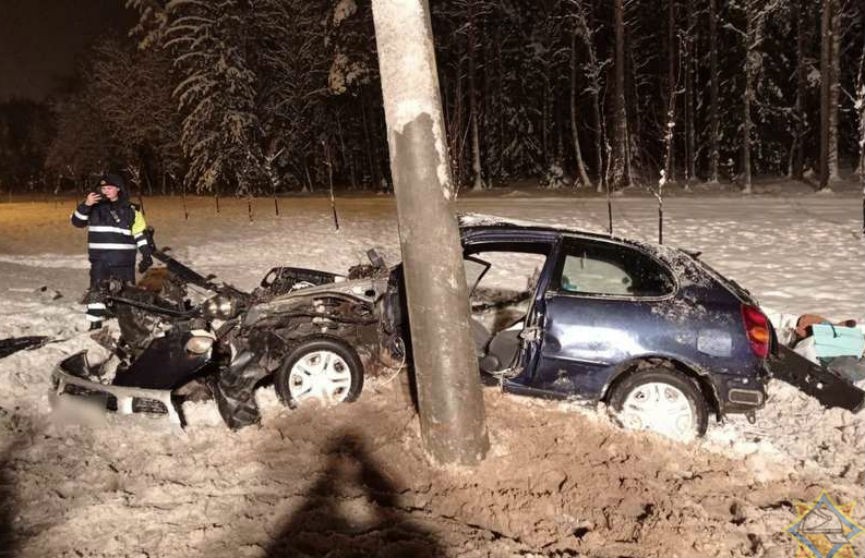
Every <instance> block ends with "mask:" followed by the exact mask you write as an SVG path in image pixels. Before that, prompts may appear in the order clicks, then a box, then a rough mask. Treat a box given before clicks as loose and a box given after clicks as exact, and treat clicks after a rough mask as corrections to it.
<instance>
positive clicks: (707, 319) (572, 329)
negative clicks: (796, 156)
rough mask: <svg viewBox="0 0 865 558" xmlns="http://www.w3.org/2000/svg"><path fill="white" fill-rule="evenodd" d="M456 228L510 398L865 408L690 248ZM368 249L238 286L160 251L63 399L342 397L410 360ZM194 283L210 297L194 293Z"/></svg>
mask: <svg viewBox="0 0 865 558" xmlns="http://www.w3.org/2000/svg"><path fill="white" fill-rule="evenodd" d="M460 232H461V239H462V245H463V252H464V264H465V273H466V280H467V285H468V287H469V292H470V294H469V298H470V302H471V309H472V312H471V321H470V326H471V333H472V336H473V339H474V342H475V347H476V350H477V357H478V366H479V368H480V370H481V372H482V373H483V377H484V378H485V379H486V380H487V381H488V383H498V384H500V385H501V387H502V388H503V389H504V391H506V392H510V393H514V394H520V395H530V396H537V397H544V398H558V399H566V400H581V401H586V402H589V403H593V404H594V403H598V402H603V403H605V404H607V405H608V406H609V407H610V408H612V410H613V411H614V412H615V415H616V416H617V417H618V420H619V421H620V422H621V423H622V424H623V425H624V426H626V427H629V428H632V429H638V430H653V431H656V432H659V433H661V434H664V435H667V436H669V437H672V438H676V439H690V438H694V437H697V436H701V435H703V434H704V433H705V432H706V428H707V425H708V420H709V416H710V415H712V414H714V415H715V416H717V417H718V418H719V419H720V418H721V417H723V416H724V415H727V414H730V413H745V414H747V415H748V416H749V418H753V416H754V412H755V411H756V410H757V409H759V408H760V407H762V406H763V405H764V404H765V401H766V383H767V380H768V379H769V377H770V376H771V377H777V378H781V379H783V380H785V381H787V382H789V383H791V384H793V385H795V386H796V387H798V388H800V389H802V390H803V391H804V392H805V393H808V394H809V395H812V396H814V397H816V398H817V399H818V400H820V401H821V403H823V404H824V405H826V406H837V407H842V408H845V409H848V410H851V411H853V412H857V411H859V410H861V408H862V407H863V406H865V392H863V391H862V390H859V389H858V388H855V386H853V385H852V384H850V383H849V382H847V381H845V380H844V379H843V378H839V377H837V375H833V373H832V371H831V370H827V369H825V368H822V367H820V366H817V365H815V364H813V363H810V362H809V361H807V360H805V359H804V358H802V357H800V356H799V355H797V354H796V353H795V352H793V351H791V350H789V349H788V348H786V347H784V346H780V345H779V344H778V343H777V342H776V340H775V339H776V336H775V333H774V331H773V329H772V325H771V323H770V322H769V320H768V319H767V317H766V315H765V314H764V313H763V312H762V311H761V310H760V308H759V306H758V304H757V302H756V301H755V300H754V298H753V297H752V296H751V295H750V294H749V293H748V292H747V291H745V290H744V289H742V288H741V287H740V286H738V285H737V284H736V283H735V282H733V281H731V280H730V279H727V278H725V277H723V276H722V275H720V274H719V273H717V272H715V271H714V270H712V269H711V268H710V267H709V266H707V265H706V264H705V263H703V262H702V261H701V260H700V259H699V258H698V254H695V253H689V252H685V251H682V250H677V249H673V248H668V247H664V246H657V245H652V244H649V243H643V242H636V241H632V240H625V239H621V238H616V237H611V236H605V235H599V234H593V233H588V232H580V231H575V230H569V229H565V228H558V227H553V226H543V225H539V224H534V223H525V222H517V221H509V220H503V219H499V218H494V217H485V216H471V215H469V216H463V217H461V218H460ZM368 255H369V257H370V263H369V264H367V265H357V266H354V267H352V268H351V269H349V271H348V274H347V275H337V274H334V273H329V272H324V271H318V270H312V269H304V268H295V267H277V268H273V269H271V270H270V272H269V273H268V274H267V275H266V276H265V278H264V279H263V280H262V282H261V286H260V288H258V289H256V290H255V291H253V292H251V293H246V292H241V291H239V290H238V289H235V288H234V287H231V286H230V285H226V284H222V283H219V282H218V281H216V280H214V279H212V278H208V277H204V276H202V275H200V274H198V273H196V272H194V271H193V270H191V269H189V268H187V267H186V266H184V265H182V264H181V263H180V262H178V261H176V260H174V259H173V258H172V257H170V255H168V254H166V253H164V252H163V251H159V250H157V251H155V252H154V256H155V257H156V258H157V259H159V260H160V261H162V262H163V263H165V265H166V267H165V268H163V269H162V272H163V275H162V276H161V277H162V279H161V280H160V281H161V287H159V288H156V289H154V288H153V287H149V286H147V285H146V284H144V283H146V282H142V284H141V285H138V286H136V287H132V286H124V287H123V288H122V289H121V290H120V291H118V292H116V293H114V294H112V295H111V296H110V297H109V298H108V302H110V305H111V307H112V308H113V310H114V312H115V314H116V315H117V316H118V320H119V325H120V330H121V336H120V338H119V339H117V340H116V341H115V343H114V345H112V346H116V347H121V348H123V351H122V352H118V355H117V356H118V358H119V359H120V360H121V364H120V365H118V369H117V371H116V372H115V374H114V377H113V379H112V380H111V381H106V380H105V378H104V374H103V372H102V368H103V367H102V365H93V364H92V363H90V362H89V361H88V360H87V358H86V355H85V354H79V355H73V356H72V357H70V358H68V359H66V360H64V361H63V362H62V363H60V365H59V366H58V369H57V370H56V371H55V373H54V378H55V383H56V390H57V393H58V394H59V395H62V394H64V393H72V392H76V393H77V392H82V393H85V394H94V393H107V395H106V398H107V400H108V401H109V403H110V402H112V401H113V402H114V403H113V406H114V407H116V408H117V409H118V410H120V411H123V412H137V411H136V409H139V410H141V409H143V411H142V412H150V410H152V409H162V412H167V413H168V414H169V415H170V416H171V417H172V418H173V420H174V421H175V422H180V421H181V417H180V414H179V412H177V411H176V410H175V409H173V404H174V402H175V401H176V400H178V398H179V397H181V391H184V390H187V388H188V386H190V385H192V384H193V383H194V382H196V381H197V382H199V383H200V382H201V381H204V382H205V385H206V386H209V388H210V391H211V395H212V396H213V397H214V398H215V399H216V401H217V404H218V407H219V410H220V413H222V415H223V418H225V421H226V423H227V424H228V425H229V426H231V427H232V428H240V427H243V426H246V425H248V424H253V423H255V422H257V421H258V419H259V413H258V408H257V406H256V404H255V398H254V397H253V396H252V395H253V391H254V390H255V389H256V388H257V387H258V386H260V385H262V384H265V383H273V385H274V387H275V388H276V392H277V395H278V396H279V397H280V399H281V400H282V401H283V402H285V404H286V405H287V406H289V407H292V408H293V407H296V406H298V405H304V404H306V402H307V401H308V400H318V401H319V402H320V403H327V404H330V403H339V402H350V401H353V400H355V399H357V398H358V397H359V396H360V395H361V391H362V388H363V383H364V376H365V370H366V368H367V366H369V365H370V364H374V363H375V361H383V362H385V363H399V362H403V361H404V359H407V360H408V361H410V360H411V354H410V350H409V351H407V350H406V349H407V348H410V347H411V343H410V342H409V341H410V339H409V337H410V328H409V327H408V319H407V318H408V313H407V312H406V300H405V289H404V288H403V280H402V277H403V274H402V267H401V266H400V265H397V266H395V267H393V268H390V267H388V266H387V265H385V263H384V261H383V259H382V258H381V257H380V256H379V254H378V253H377V252H375V251H374V250H371V251H370V252H369V254H368ZM190 285H194V286H195V287H196V289H195V292H196V293H200V292H204V293H206V296H203V297H202V296H199V297H198V299H197V302H193V301H192V300H191V298H190V297H191V294H190V293H191V292H192V291H188V290H187V288H186V287H188V286H190ZM154 324H156V325H158V326H159V327H156V325H154ZM154 332H163V333H162V334H159V335H156V334H154ZM165 332H168V333H165ZM70 386H71V387H70ZM145 403H146V404H145ZM108 406H109V407H111V406H112V405H108Z"/></svg>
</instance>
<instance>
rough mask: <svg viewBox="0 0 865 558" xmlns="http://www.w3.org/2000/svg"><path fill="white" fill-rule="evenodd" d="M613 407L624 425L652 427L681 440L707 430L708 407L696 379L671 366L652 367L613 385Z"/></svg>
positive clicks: (611, 403) (611, 398) (630, 427)
mask: <svg viewBox="0 0 865 558" xmlns="http://www.w3.org/2000/svg"><path fill="white" fill-rule="evenodd" d="M609 402H610V407H612V408H613V411H614V412H615V414H616V418H617V419H618V421H619V422H620V423H621V424H622V426H623V427H624V428H627V429H629V430H651V431H653V432H657V433H658V434H661V435H663V436H666V437H668V438H672V439H674V440H678V441H690V440H693V439H695V438H697V437H700V436H703V435H704V434H705V433H706V427H707V425H708V411H707V410H706V400H705V398H704V397H703V394H702V392H701V391H700V388H699V386H698V385H697V383H696V382H695V381H694V380H693V379H691V378H689V377H688V376H686V375H684V374H682V373H681V372H679V371H678V370H673V369H671V368H653V369H648V370H644V371H640V372H637V373H635V374H632V375H630V376H628V377H627V378H625V379H624V380H623V381H622V382H620V383H619V384H618V385H616V386H615V387H614V388H613V391H612V394H611V395H610V399H609Z"/></svg>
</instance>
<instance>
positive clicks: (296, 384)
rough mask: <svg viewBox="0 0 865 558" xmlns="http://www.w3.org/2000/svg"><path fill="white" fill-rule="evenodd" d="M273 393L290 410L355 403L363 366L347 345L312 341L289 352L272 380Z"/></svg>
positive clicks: (331, 340) (327, 339)
mask: <svg viewBox="0 0 865 558" xmlns="http://www.w3.org/2000/svg"><path fill="white" fill-rule="evenodd" d="M274 385H275V387H276V393H277V395H278V396H279V398H280V399H281V400H282V402H283V403H285V404H286V405H288V406H289V407H291V408H294V407H297V406H298V405H300V404H303V403H307V402H310V401H317V402H319V403H321V404H324V405H333V404H336V403H342V402H349V401H354V400H355V399H357V398H358V396H359V395H360V392H361V389H362V388H363V363H362V362H361V360H360V357H359V356H358V354H357V352H355V350H354V349H353V348H351V346H349V345H348V344H347V343H345V342H343V341H341V340H339V339H335V338H331V337H313V338H308V339H306V340H303V341H301V342H300V343H299V344H298V345H296V346H295V347H294V348H292V349H291V351H290V352H289V353H288V355H287V357H286V359H285V360H284V361H283V363H282V366H281V367H280V369H279V370H278V371H277V373H276V376H275V378H274Z"/></svg>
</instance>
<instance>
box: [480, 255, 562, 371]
mask: <svg viewBox="0 0 865 558" xmlns="http://www.w3.org/2000/svg"><path fill="white" fill-rule="evenodd" d="M542 248H544V247H540V246H535V245H531V246H524V247H519V246H505V247H502V248H501V249H495V250H490V249H488V250H484V251H481V252H475V253H473V254H470V255H467V256H466V257H465V258H464V265H465V271H466V284H467V285H468V288H469V301H470V303H471V317H472V320H471V327H472V337H473V339H474V342H475V348H476V350H477V355H478V360H479V364H480V368H481V371H482V372H486V373H488V374H496V373H500V372H503V371H505V370H507V369H508V368H510V367H511V365H512V364H513V361H514V359H515V357H516V356H517V353H518V351H519V348H520V341H521V339H520V334H521V333H522V331H523V328H524V327H525V318H526V316H527V314H528V313H529V311H530V307H531V302H532V294H533V293H534V291H535V287H536V285H537V281H538V277H539V276H540V273H541V270H542V269H543V267H544V264H545V262H546V258H547V256H546V254H544V253H538V251H540V250H541V249H542ZM518 250H519V251H518ZM523 250H525V251H523Z"/></svg>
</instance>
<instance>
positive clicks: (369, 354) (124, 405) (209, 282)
mask: <svg viewBox="0 0 865 558" xmlns="http://www.w3.org/2000/svg"><path fill="white" fill-rule="evenodd" d="M373 254H374V253H373ZM154 257H155V258H157V259H158V260H160V261H162V262H163V263H164V264H165V267H164V268H157V269H155V270H154V271H153V272H152V273H151V274H149V275H148V276H146V277H145V278H144V279H143V280H142V281H141V282H140V283H139V285H137V286H130V285H119V284H117V285H114V286H113V288H112V290H111V294H110V295H109V296H108V297H107V300H106V302H107V303H108V306H109V308H110V309H111V310H112V311H113V313H114V314H115V315H116V316H117V318H118V323H119V325H120V335H119V337H117V338H116V339H115V338H111V337H109V338H107V339H102V340H101V341H102V343H103V344H104V345H105V346H106V347H108V348H109V349H110V350H111V357H110V358H109V359H107V360H104V361H102V362H98V363H91V362H90V361H89V359H88V355H87V354H85V353H78V354H75V355H72V356H70V357H68V358H66V359H64V360H63V361H62V362H60V363H59V364H58V366H57V367H56V369H55V370H54V372H53V380H54V388H55V394H56V395H57V396H63V395H66V394H71V395H75V396H79V397H87V398H89V399H98V400H100V401H101V402H102V403H104V405H105V406H106V407H107V408H108V409H110V410H115V411H118V412H121V413H134V412H156V413H166V414H167V415H168V417H169V419H170V420H171V421H172V422H175V423H183V421H184V418H183V416H182V413H181V412H180V408H181V407H180V406H179V405H178V404H177V403H178V402H179V401H182V400H183V399H184V398H186V397H189V396H190V395H192V396H201V394H204V396H208V395H209V396H212V397H214V398H215V399H216V402H217V404H218V407H219V411H220V413H221V415H222V417H223V418H224V420H225V422H226V423H227V424H228V425H229V426H230V427H232V428H240V427H243V426H247V425H250V424H254V423H255V422H257V421H258V420H259V413H258V408H257V406H256V402H255V397H254V394H253V392H254V390H255V389H256V387H257V386H259V385H261V384H263V383H267V382H274V383H275V384H276V387H277V394H278V395H279V396H280V399H281V400H282V401H283V402H284V403H286V405H288V406H290V407H294V406H296V405H297V404H299V403H301V402H303V401H304V400H305V399H318V400H320V401H322V402H325V403H335V402H342V401H347V402H348V401H353V400H354V399H356V398H357V397H358V396H359V394H360V391H361V389H362V385H363V374H364V368H365V367H366V366H367V365H368V363H369V362H370V361H371V360H372V359H374V358H375V356H376V355H375V353H376V352H377V351H378V340H379V339H381V338H385V337H386V336H385V335H382V334H381V333H379V331H378V328H379V327H380V325H381V320H380V318H379V316H380V315H382V314H383V312H382V311H380V310H378V309H377V308H376V305H377V304H380V302H381V300H383V299H384V297H383V294H384V292H385V291H386V289H387V283H388V278H389V270H388V269H387V268H386V267H383V263H382V262H380V260H378V259H377V260H376V262H377V263H378V264H379V266H378V267H376V266H374V265H365V266H355V267H354V268H352V269H351V270H349V273H348V275H338V274H334V273H328V272H323V271H318V270H311V269H304V268H294V267H278V268H273V269H271V270H270V272H268V274H267V275H266V276H265V277H264V279H263V280H262V282H261V286H260V287H259V288H257V289H255V290H254V291H253V292H251V293H247V292H243V291H240V290H238V289H236V288H234V287H232V286H231V285H227V284H224V283H221V282H219V281H216V280H215V278H214V277H213V276H209V277H205V276H202V275H200V274H198V273H197V272H195V271H193V270H192V269H190V268H188V267H187V266H185V265H183V264H182V263H180V262H178V261H177V260H175V259H174V258H173V257H171V256H170V255H169V254H168V253H167V251H161V250H158V251H156V252H155V253H154ZM322 285H324V286H322ZM287 359H289V360H290V361H291V362H290V363H288V362H287Z"/></svg>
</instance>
